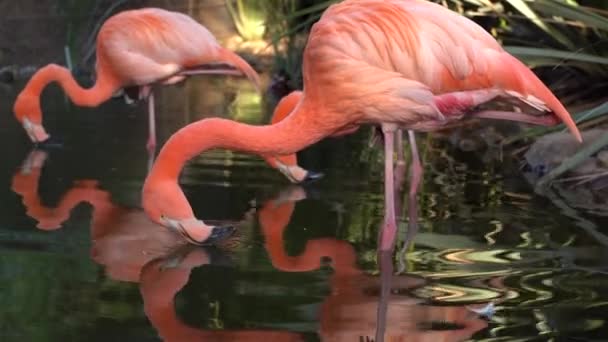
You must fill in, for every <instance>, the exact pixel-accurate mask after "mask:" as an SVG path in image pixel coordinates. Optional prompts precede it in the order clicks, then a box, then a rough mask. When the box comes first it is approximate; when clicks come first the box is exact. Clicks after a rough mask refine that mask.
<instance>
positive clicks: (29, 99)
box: [13, 91, 49, 143]
mask: <svg viewBox="0 0 608 342" xmlns="http://www.w3.org/2000/svg"><path fill="white" fill-rule="evenodd" d="M13 111H14V112H15V117H16V118H17V120H19V122H20V123H21V125H23V128H24V129H25V132H26V133H27V135H28V136H29V137H30V139H31V140H32V142H33V143H41V142H44V141H46V140H47V139H48V138H49V135H48V134H47V133H46V130H45V129H44V127H43V126H42V111H41V110H40V100H39V98H38V96H35V95H33V94H31V93H29V92H26V91H24V92H22V93H21V94H19V96H18V97H17V100H16V101H15V105H14V107H13Z"/></svg>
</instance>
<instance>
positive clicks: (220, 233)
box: [160, 216, 235, 246]
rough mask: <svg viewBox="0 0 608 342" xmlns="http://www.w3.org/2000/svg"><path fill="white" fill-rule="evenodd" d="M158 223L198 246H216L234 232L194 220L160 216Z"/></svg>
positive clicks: (227, 227) (230, 227) (233, 230)
mask: <svg viewBox="0 0 608 342" xmlns="http://www.w3.org/2000/svg"><path fill="white" fill-rule="evenodd" d="M160 222H161V224H162V225H163V226H165V227H167V228H169V229H170V230H172V231H174V232H176V233H178V234H179V235H181V236H182V237H184V239H186V240H187V241H188V242H189V243H191V244H194V245H199V246H206V245H213V244H217V243H218V242H221V241H222V240H225V239H227V238H228V237H230V236H231V235H232V234H233V233H234V232H235V229H234V227H232V226H219V227H214V226H208V225H206V224H205V223H204V222H203V221H201V220H197V219H196V218H190V219H183V220H175V219H171V218H168V217H166V216H161V217H160Z"/></svg>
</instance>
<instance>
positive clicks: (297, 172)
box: [275, 158, 324, 184]
mask: <svg viewBox="0 0 608 342" xmlns="http://www.w3.org/2000/svg"><path fill="white" fill-rule="evenodd" d="M275 163H276V165H277V169H278V170H279V171H281V173H282V174H283V175H285V177H287V179H289V181H290V182H292V183H294V184H303V183H309V182H312V181H316V180H318V179H321V178H323V176H324V175H323V173H321V172H314V171H308V170H305V169H303V168H301V167H299V166H298V165H285V164H284V163H282V162H281V161H280V160H279V159H278V158H275Z"/></svg>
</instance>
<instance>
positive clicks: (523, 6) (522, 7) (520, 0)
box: [506, 0, 574, 50]
mask: <svg viewBox="0 0 608 342" xmlns="http://www.w3.org/2000/svg"><path fill="white" fill-rule="evenodd" d="M506 1H507V2H508V3H509V4H510V5H511V6H513V7H514V8H515V9H516V10H518V11H519V12H521V14H523V15H525V16H526V17H527V18H528V19H530V21H532V22H533V23H534V24H535V25H536V26H538V27H539V28H540V29H541V30H543V31H545V32H547V34H549V35H550V36H551V37H553V38H554V39H555V40H557V41H558V42H560V43H561V44H562V45H564V46H566V47H567V48H569V49H571V50H574V44H572V42H571V41H570V40H569V39H568V37H566V36H565V35H564V34H562V33H561V32H560V31H558V30H556V29H554V28H553V27H551V26H549V25H547V24H546V23H544V22H543V21H542V20H540V18H539V17H538V15H537V14H536V12H534V10H532V9H531V8H530V6H528V4H527V3H526V2H525V1H524V0H506Z"/></svg>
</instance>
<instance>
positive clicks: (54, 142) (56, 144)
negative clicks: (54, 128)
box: [36, 136, 63, 150]
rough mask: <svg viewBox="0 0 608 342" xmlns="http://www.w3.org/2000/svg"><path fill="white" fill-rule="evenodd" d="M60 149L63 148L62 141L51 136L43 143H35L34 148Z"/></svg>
mask: <svg viewBox="0 0 608 342" xmlns="http://www.w3.org/2000/svg"><path fill="white" fill-rule="evenodd" d="M62 147H63V141H62V140H61V139H59V138H55V136H51V137H50V138H48V139H46V140H45V141H39V142H37V143H36V148H39V149H41V150H50V149H55V148H62Z"/></svg>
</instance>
